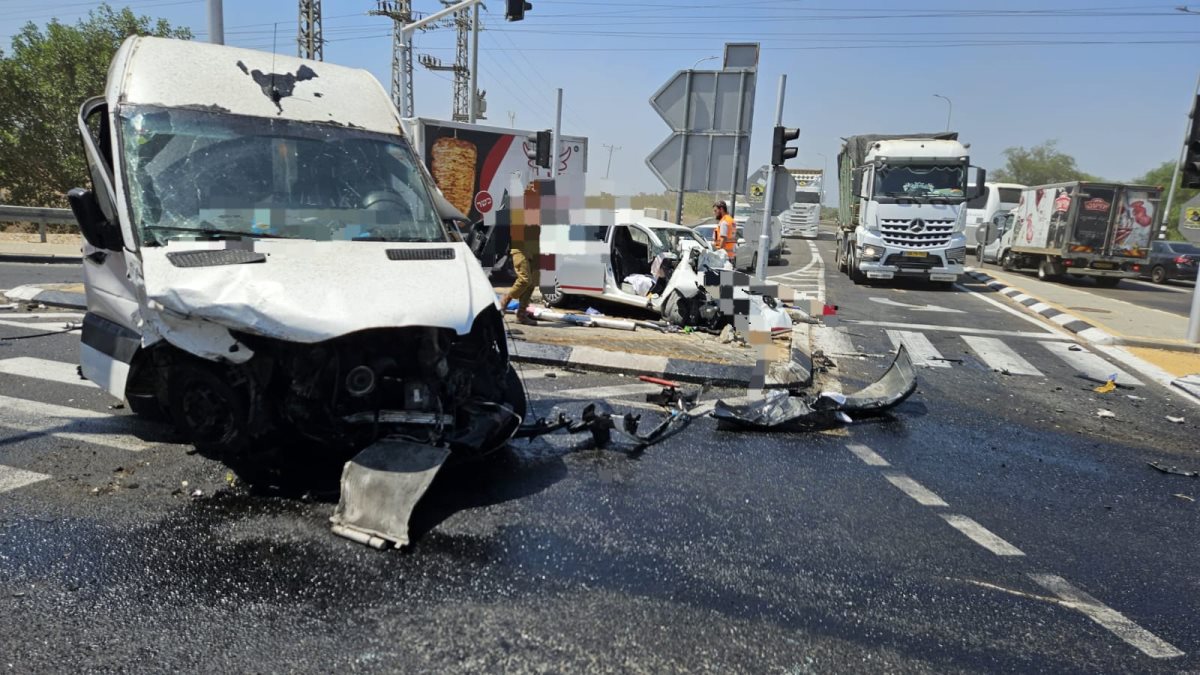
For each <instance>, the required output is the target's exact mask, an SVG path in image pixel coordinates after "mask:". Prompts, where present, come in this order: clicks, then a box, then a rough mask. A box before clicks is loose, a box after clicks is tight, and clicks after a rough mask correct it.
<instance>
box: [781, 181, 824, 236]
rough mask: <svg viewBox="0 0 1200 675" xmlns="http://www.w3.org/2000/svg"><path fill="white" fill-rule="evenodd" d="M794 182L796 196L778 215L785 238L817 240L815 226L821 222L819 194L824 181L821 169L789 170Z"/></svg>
mask: <svg viewBox="0 0 1200 675" xmlns="http://www.w3.org/2000/svg"><path fill="white" fill-rule="evenodd" d="M788 171H789V173H791V174H792V178H793V179H794V180H795V181H796V196H795V197H794V198H793V200H792V205H791V207H789V208H788V210H787V211H784V212H783V213H781V214H780V215H779V217H780V220H782V221H783V236H784V237H785V238H789V239H790V238H793V237H804V238H806V239H816V238H817V226H818V224H820V222H821V194H822V191H823V190H824V188H823V187H822V185H823V184H824V181H825V175H824V173H825V172H824V171H822V170H821V169H789V170H788Z"/></svg>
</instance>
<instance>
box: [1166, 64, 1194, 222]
mask: <svg viewBox="0 0 1200 675" xmlns="http://www.w3.org/2000/svg"><path fill="white" fill-rule="evenodd" d="M1197 96H1200V77H1197V78H1196V91H1195V93H1193V94H1192V101H1195V100H1196V97H1197ZM1192 107H1193V110H1192V112H1191V114H1190V115H1188V121H1187V124H1185V125H1184V128H1183V145H1182V146H1181V147H1180V148H1179V159H1178V160H1177V161H1176V162H1175V172H1174V173H1173V174H1172V175H1171V187H1170V189H1168V190H1167V203H1166V205H1165V206H1164V207H1163V212H1162V231H1161V232H1160V233H1159V235H1160V238H1162V237H1165V236H1166V231H1167V227H1168V223H1170V222H1171V205H1172V202H1174V201H1175V186H1176V185H1178V184H1179V172H1180V169H1182V168H1183V158H1184V156H1185V155H1186V154H1187V145H1188V140H1190V139H1189V138H1188V137H1189V136H1190V135H1191V132H1192V116H1193V115H1196V114H1200V110H1195V109H1194V108H1195V103H1193V104H1192Z"/></svg>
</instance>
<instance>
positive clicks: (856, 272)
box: [847, 256, 867, 286]
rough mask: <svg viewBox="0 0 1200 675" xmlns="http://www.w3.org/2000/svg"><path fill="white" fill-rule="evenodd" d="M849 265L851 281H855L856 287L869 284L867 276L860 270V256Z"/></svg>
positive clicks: (855, 257)
mask: <svg viewBox="0 0 1200 675" xmlns="http://www.w3.org/2000/svg"><path fill="white" fill-rule="evenodd" d="M847 265H849V266H850V281H853V282H854V285H856V286H861V285H863V284H865V283H867V275H865V274H863V272H862V270H860V269H858V256H854V257H853V258H851V259H850V261H849V262H848V263H847Z"/></svg>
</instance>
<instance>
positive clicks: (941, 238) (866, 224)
mask: <svg viewBox="0 0 1200 675" xmlns="http://www.w3.org/2000/svg"><path fill="white" fill-rule="evenodd" d="M846 145H847V147H846V148H844V149H843V152H842V154H841V155H840V156H839V160H838V161H839V164H840V165H841V167H842V168H841V170H842V173H843V181H845V183H846V184H845V186H844V187H843V197H844V199H843V203H844V206H842V207H840V208H841V213H842V217H841V218H840V220H841V222H840V225H841V227H840V231H839V234H838V248H837V262H838V266H839V269H842V270H844V271H846V272H847V273H848V274H849V275H850V277H851V279H852V280H853V281H854V282H855V283H863V282H866V281H867V280H870V279H893V278H896V277H915V278H922V279H928V280H930V281H935V282H943V283H951V282H954V281H956V280H957V279H958V277H959V275H961V274H962V273H963V264H964V262H965V258H966V237H965V235H964V232H963V230H964V227H965V224H966V217H967V213H966V201H967V199H969V198H970V197H971V196H972V195H971V194H970V193H969V192H968V172H969V170H970V169H971V168H972V167H970V160H969V157H968V155H967V149H966V147H964V146H963V145H962V144H961V143H959V142H958V140H957V139H956V138H955V139H950V138H885V137H851V138H850V139H847V144H846ZM984 180H985V173H984V171H983V170H982V169H977V177H976V184H978V185H982V184H983V181H984Z"/></svg>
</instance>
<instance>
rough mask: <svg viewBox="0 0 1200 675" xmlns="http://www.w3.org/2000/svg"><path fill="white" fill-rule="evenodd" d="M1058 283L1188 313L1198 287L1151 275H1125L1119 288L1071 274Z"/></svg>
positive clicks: (1175, 312)
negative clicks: (1160, 280)
mask: <svg viewBox="0 0 1200 675" xmlns="http://www.w3.org/2000/svg"><path fill="white" fill-rule="evenodd" d="M970 261H971V262H972V264H974V265H975V266H976V267H979V268H981V269H984V270H987V269H994V270H999V269H1000V267H999V266H997V265H993V264H992V263H985V264H983V265H980V264H978V263H977V262H976V261H975V259H974V258H973V257H972V258H971V259H970ZM1017 274H1024V275H1026V276H1028V277H1029V278H1031V279H1036V278H1037V274H1035V273H1034V272H1018V273H1017ZM1054 283H1061V284H1065V285H1068V286H1072V287H1074V288H1078V289H1080V290H1085V291H1087V292H1088V293H1094V294H1096V295H1100V296H1103V297H1106V298H1113V299H1114V300H1124V301H1125V302H1129V303H1132V304H1135V305H1138V306H1140V307H1150V308H1153V309H1158V310H1162V311H1164V312H1170V313H1172V314H1178V315H1180V316H1188V313H1189V312H1190V311H1191V307H1192V292H1193V290H1194V289H1195V287H1196V284H1195V283H1194V282H1187V281H1169V282H1167V283H1165V284H1156V283H1154V282H1152V281H1150V280H1148V279H1122V280H1121V282H1120V283H1119V284H1117V286H1116V287H1115V288H1101V287H1099V286H1097V285H1096V284H1095V283H1094V282H1093V281H1092V280H1091V279H1078V278H1075V277H1070V276H1068V277H1064V278H1063V279H1061V280H1059V281H1055V282H1054Z"/></svg>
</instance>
